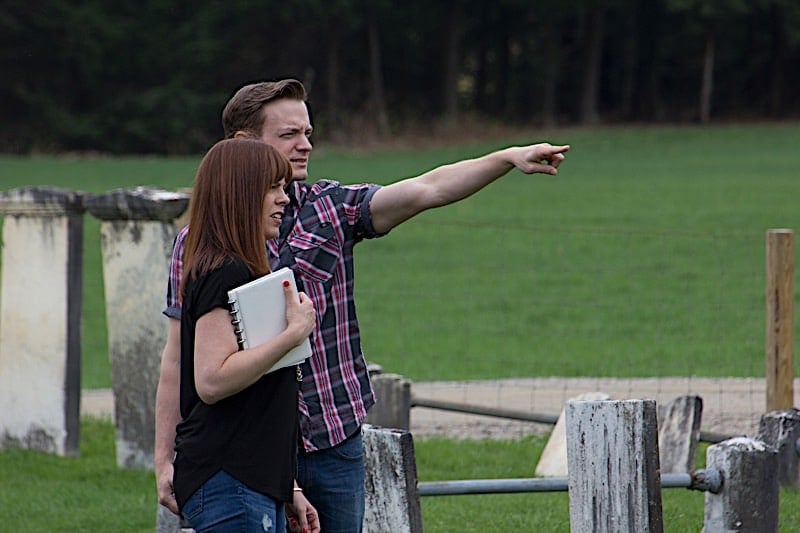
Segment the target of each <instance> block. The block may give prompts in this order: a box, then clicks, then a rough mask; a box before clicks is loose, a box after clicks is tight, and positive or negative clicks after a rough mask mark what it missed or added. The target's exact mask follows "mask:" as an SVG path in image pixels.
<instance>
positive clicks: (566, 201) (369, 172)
mask: <svg viewBox="0 0 800 533" xmlns="http://www.w3.org/2000/svg"><path fill="white" fill-rule="evenodd" d="M530 140H531V141H538V140H542V139H541V138H535V139H530ZM547 140H551V141H552V142H554V143H562V142H563V143H569V144H571V145H572V151H571V152H570V154H569V156H568V160H567V162H566V163H565V164H564V166H563V167H562V169H561V172H560V175H559V176H558V177H556V178H552V177H545V176H532V177H528V176H523V175H521V174H519V173H516V172H513V173H511V174H510V175H509V176H507V177H506V178H504V179H503V180H501V181H499V182H497V183H495V184H493V185H492V186H490V187H489V188H487V189H486V190H485V191H483V192H481V193H480V194H479V195H476V196H475V197H473V198H470V199H468V200H466V201H464V202H462V203H459V204H457V205H454V206H450V207H447V208H444V209H440V210H437V211H432V212H429V213H424V214H422V215H420V216H419V217H418V218H417V219H415V220H413V221H411V222H409V223H407V224H404V225H403V226H401V227H399V228H396V229H395V230H394V231H393V232H392V235H390V236H389V237H387V238H384V239H379V240H377V241H375V242H371V243H365V244H361V245H359V247H358V248H357V250H358V251H357V253H356V256H357V260H356V261H357V262H356V264H357V271H358V275H357V279H358V284H357V293H358V301H359V315H360V319H361V326H362V334H363V343H364V347H365V353H366V355H367V357H368V359H370V360H371V361H374V362H378V363H380V364H381V365H382V366H383V367H384V370H385V371H387V372H397V373H401V374H405V375H406V376H408V377H410V378H412V379H414V380H425V379H485V378H486V379H488V378H497V377H509V376H531V377H534V376H550V375H554V376H620V377H625V376H667V375H703V376H728V375H730V376H761V375H763V373H764V361H763V351H764V346H763V339H764V310H763V307H764V302H763V291H764V272H763V269H764V232H765V231H766V230H767V229H769V228H779V227H781V228H782V227H788V228H797V227H800V210H798V208H797V199H798V198H800V179H799V178H800V175H798V174H800V150H798V149H797V147H798V146H800V125H798V124H777V125H769V124H764V125H731V126H718V127H708V128H700V127H686V128H677V127H676V128H658V129H651V128H618V129H612V128H610V129H601V130H593V131H569V132H567V131H564V132H558V133H556V134H555V135H548V136H547ZM515 141H521V140H520V139H516V140H515V139H511V140H510V141H509V142H515ZM504 144H506V143H505V142H504V143H491V144H484V145H471V146H462V147H455V148H437V149H431V150H416V151H391V152H377V153H369V154H358V153H343V152H336V151H333V150H328V149H325V147H321V148H320V149H319V150H318V153H316V154H315V156H314V161H313V164H312V175H314V176H315V177H325V176H334V177H336V178H338V179H340V180H341V181H343V182H345V183H355V182H359V181H374V182H378V183H389V182H391V181H394V180H396V179H398V178H400V177H406V176H411V175H415V174H418V173H420V172H422V171H424V170H427V169H428V168H431V167H433V166H436V165H437V164H440V163H443V162H448V161H454V160H457V159H460V158H463V157H469V156H474V155H479V154H480V153H483V152H485V151H487V150H490V149H492V148H495V147H499V146H501V145H504ZM198 162H199V156H198V157H196V158H184V159H169V160H165V159H157V158H119V159H104V158H89V159H87V158H74V157H44V156H43V157H34V158H13V157H2V156H0V190H5V189H10V188H14V187H22V186H34V185H51V186H58V187H65V188H69V189H78V190H83V191H88V192H95V193H100V192H104V191H108V190H111V189H115V188H119V187H132V186H136V185H156V186H161V187H164V188H167V189H175V188H179V187H186V186H189V185H190V184H191V180H192V176H193V173H194V170H195V168H196V165H197V163H198ZM85 229H86V237H85V254H86V258H85V277H84V279H85V281H84V290H85V295H84V316H83V328H82V331H83V356H84V364H83V384H84V387H87V388H99V387H108V386H110V372H109V366H108V360H107V346H106V342H107V341H106V336H105V316H104V304H103V294H102V287H103V284H102V269H101V264H100V253H99V236H98V226H97V222H96V221H94V220H92V219H91V218H90V217H89V218H87V223H86V227H85ZM81 435H82V441H81V456H80V458H72V459H68V458H56V457H50V456H44V455H41V454H37V453H33V452H25V451H5V452H2V453H0V524H2V525H0V530H8V531H39V530H48V531H105V530H112V529H113V530H122V531H142V532H144V531H152V530H153V527H154V524H155V487H154V482H153V476H152V473H151V472H131V471H122V470H119V469H117V468H116V466H115V459H114V436H113V427H112V426H111V424H110V423H108V422H102V421H97V420H94V419H84V420H83V427H82V431H81ZM544 443H545V441H544V439H541V438H529V439H524V440H517V441H451V440H439V439H431V440H423V441H419V442H416V443H415V444H416V453H417V463H418V470H419V477H420V480H421V481H434V480H445V479H468V478H500V477H524V476H529V475H531V472H532V471H533V469H534V467H535V465H536V461H537V460H538V456H539V454H540V453H541V450H542V448H543V446H544ZM663 501H664V525H665V531H668V532H685V531H699V530H700V529H701V525H702V517H703V497H702V495H701V494H699V493H696V492H690V491H686V490H682V489H669V490H666V491H665V492H664V495H663ZM422 505H423V517H424V522H425V527H426V531H432V532H449V531H454V530H458V531H463V532H472V531H474V532H478V531H481V532H482V531H505V530H521V531H530V530H536V531H547V532H561V531H564V532H566V531H569V516H568V498H567V495H566V494H536V495H524V494H521V495H495V496H457V497H435V498H425V499H423V502H422ZM798 509H800V497H799V496H798V492H797V491H791V490H784V491H782V493H781V531H792V530H793V528H794V527H795V525H796V524H798V523H800V514H798V513H799V511H798Z"/></svg>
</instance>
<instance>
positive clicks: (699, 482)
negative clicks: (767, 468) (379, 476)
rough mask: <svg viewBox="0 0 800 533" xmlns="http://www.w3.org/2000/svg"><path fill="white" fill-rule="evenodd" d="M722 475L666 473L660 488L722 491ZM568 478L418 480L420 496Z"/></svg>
mask: <svg viewBox="0 0 800 533" xmlns="http://www.w3.org/2000/svg"><path fill="white" fill-rule="evenodd" d="M721 486H722V475H721V474H720V472H719V470H716V469H713V468H712V469H705V470H698V471H696V472H694V473H693V474H688V473H687V474H663V475H662V476H661V488H664V489H667V488H685V489H691V490H698V491H703V492H705V491H708V492H712V493H717V492H719V490H720V488H721ZM568 488H569V478H566V477H553V478H508V479H463V480H455V481H426V482H422V483H420V484H419V495H420V496H459V495H466V494H515V493H527V492H566V491H567V490H568Z"/></svg>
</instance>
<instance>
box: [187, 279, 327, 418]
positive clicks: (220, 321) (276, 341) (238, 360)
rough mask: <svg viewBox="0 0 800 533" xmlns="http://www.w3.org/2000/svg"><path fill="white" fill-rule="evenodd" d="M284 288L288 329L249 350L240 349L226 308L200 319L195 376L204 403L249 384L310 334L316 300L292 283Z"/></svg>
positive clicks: (196, 337) (218, 308)
mask: <svg viewBox="0 0 800 533" xmlns="http://www.w3.org/2000/svg"><path fill="white" fill-rule="evenodd" d="M287 285H288V284H287ZM284 291H285V293H286V320H287V323H288V324H287V326H286V329H284V330H283V331H282V332H281V333H280V334H279V335H278V336H276V337H274V338H273V339H271V340H269V341H267V342H264V343H262V344H259V345H258V346H254V347H252V348H248V349H247V350H239V345H238V343H237V340H236V334H235V333H234V330H233V326H232V325H231V315H230V313H229V312H228V310H227V309H223V308H220V307H217V308H215V309H213V310H211V311H209V312H208V313H206V314H205V315H203V316H202V317H200V319H199V320H198V321H197V328H196V331H195V348H194V379H195V385H196V386H197V393H198V395H199V396H200V399H201V400H203V401H204V402H205V403H207V404H213V403H216V402H218V401H220V400H221V399H223V398H227V397H228V396H231V395H232V394H236V393H237V392H239V391H241V390H243V389H245V388H247V387H249V386H250V385H252V384H253V383H255V382H256V381H257V380H258V379H259V378H260V377H261V376H262V375H263V374H264V373H265V372H266V371H267V370H269V369H270V368H272V366H273V365H274V364H275V363H276V362H278V360H279V359H280V358H281V357H283V356H284V355H286V353H287V352H288V351H289V350H291V349H292V348H294V347H295V346H297V345H298V344H300V343H301V342H302V341H303V340H304V339H306V338H307V337H308V336H309V335H310V334H311V330H312V329H313V328H314V324H315V321H316V313H315V311H314V304H313V302H312V301H311V299H309V298H308V296H306V295H305V294H304V293H302V292H301V293H298V294H297V296H295V294H294V293H293V290H292V288H291V287H287V286H284Z"/></svg>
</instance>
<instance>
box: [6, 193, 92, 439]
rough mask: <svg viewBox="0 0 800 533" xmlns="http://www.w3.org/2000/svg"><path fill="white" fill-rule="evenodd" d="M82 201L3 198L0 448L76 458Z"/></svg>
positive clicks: (77, 197) (71, 196)
mask: <svg viewBox="0 0 800 533" xmlns="http://www.w3.org/2000/svg"><path fill="white" fill-rule="evenodd" d="M82 200H83V196H82V194H80V193H77V192H73V191H66V190H63V189H57V188H47V187H31V188H23V189H13V190H10V191H4V192H2V193H0V215H3V216H4V219H3V241H2V254H3V255H2V292H1V293H0V297H1V298H2V302H1V303H0V413H2V416H0V448H8V447H23V448H27V449H31V450H38V451H42V452H47V453H52V454H56V455H77V454H78V452H79V440H80V389H81V361H80V357H81V338H80V318H81V299H82V284H83V277H82V268H83V256H82V254H83V205H82Z"/></svg>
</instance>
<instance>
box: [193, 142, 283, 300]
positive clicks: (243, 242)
mask: <svg viewBox="0 0 800 533" xmlns="http://www.w3.org/2000/svg"><path fill="white" fill-rule="evenodd" d="M291 177H292V167H291V164H290V163H289V160H288V159H286V157H285V156H284V155H283V154H281V153H280V152H278V151H277V150H276V149H275V148H274V147H272V146H270V145H269V144H266V143H265V142H263V141H261V140H258V139H251V138H234V139H225V140H222V141H219V142H218V143H216V144H215V145H214V146H212V147H211V149H210V150H209V151H208V152H207V153H206V155H205V156H204V157H203V160H202V161H201V162H200V166H199V168H198V169H197V174H196V176H195V180H194V188H193V190H192V197H191V201H190V204H189V209H190V213H189V232H188V234H187V236H186V243H185V247H184V251H183V276H182V277H181V284H180V291H179V292H180V295H181V298H182V297H183V295H184V293H185V290H186V282H187V280H188V279H190V278H198V277H200V276H203V275H205V274H207V273H208V272H210V271H212V270H214V269H216V268H219V267H221V266H222V265H223V264H224V263H225V261H226V260H230V259H232V258H237V259H240V260H241V261H242V262H243V263H244V264H245V265H247V267H248V268H249V269H250V271H251V272H252V273H253V275H254V276H263V275H264V274H267V273H268V272H269V271H270V268H269V259H268V257H267V252H266V246H265V239H264V233H265V227H264V215H263V214H264V200H265V196H266V194H267V192H268V191H269V190H270V189H271V188H273V187H275V186H277V185H278V184H279V183H280V182H281V180H286V183H288V182H289V181H291Z"/></svg>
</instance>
